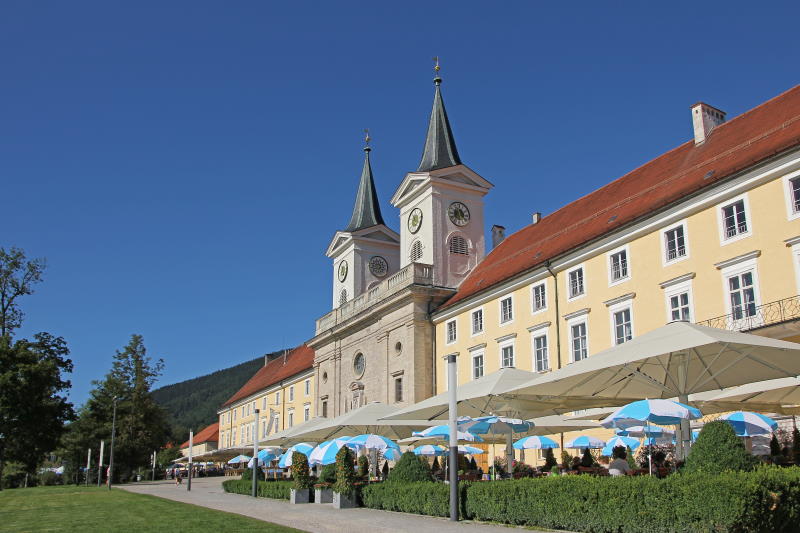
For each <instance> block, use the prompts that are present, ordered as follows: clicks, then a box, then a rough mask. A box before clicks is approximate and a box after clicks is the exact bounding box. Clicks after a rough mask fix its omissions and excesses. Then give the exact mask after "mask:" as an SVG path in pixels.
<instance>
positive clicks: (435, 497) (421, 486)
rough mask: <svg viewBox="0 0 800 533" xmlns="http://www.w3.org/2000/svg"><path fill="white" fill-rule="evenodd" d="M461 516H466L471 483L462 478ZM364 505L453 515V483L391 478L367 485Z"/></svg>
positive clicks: (364, 493) (435, 514)
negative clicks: (410, 481) (451, 486)
mask: <svg viewBox="0 0 800 533" xmlns="http://www.w3.org/2000/svg"><path fill="white" fill-rule="evenodd" d="M458 486H459V501H460V502H461V504H460V508H461V511H460V512H461V516H462V517H466V515H465V507H464V502H465V500H466V494H467V487H468V486H469V483H466V482H463V481H462V482H461V483H459V484H458ZM361 500H362V502H363V504H364V507H369V508H372V509H383V510H385V511H399V512H402V513H414V514H423V515H429V516H450V486H449V485H446V484H444V483H436V482H432V481H418V482H414V483H401V482H391V481H387V482H384V483H373V484H370V485H367V486H365V487H364V488H363V489H362V491H361Z"/></svg>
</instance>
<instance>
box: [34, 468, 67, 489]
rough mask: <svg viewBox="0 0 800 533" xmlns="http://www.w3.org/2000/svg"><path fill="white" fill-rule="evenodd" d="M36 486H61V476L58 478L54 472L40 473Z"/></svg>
mask: <svg viewBox="0 0 800 533" xmlns="http://www.w3.org/2000/svg"><path fill="white" fill-rule="evenodd" d="M38 484H39V485H44V486H50V485H61V484H62V479H61V476H59V475H58V474H56V473H55V472H50V471H47V472H42V473H41V474H40V475H39V480H38Z"/></svg>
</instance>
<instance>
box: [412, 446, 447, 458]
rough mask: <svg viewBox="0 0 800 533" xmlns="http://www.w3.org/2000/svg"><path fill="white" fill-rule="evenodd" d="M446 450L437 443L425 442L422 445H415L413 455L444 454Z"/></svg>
mask: <svg viewBox="0 0 800 533" xmlns="http://www.w3.org/2000/svg"><path fill="white" fill-rule="evenodd" d="M446 453H447V450H446V449H445V448H444V447H443V446H439V445H438V444H426V445H424V446H417V447H416V448H414V454H415V455H431V456H433V455H444V454H446Z"/></svg>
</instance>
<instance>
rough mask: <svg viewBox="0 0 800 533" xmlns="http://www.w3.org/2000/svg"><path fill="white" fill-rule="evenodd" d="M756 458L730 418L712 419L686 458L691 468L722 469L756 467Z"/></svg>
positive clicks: (689, 468) (687, 469)
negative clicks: (729, 422) (734, 427)
mask: <svg viewBox="0 0 800 533" xmlns="http://www.w3.org/2000/svg"><path fill="white" fill-rule="evenodd" d="M755 463H756V459H755V458H754V457H753V456H752V455H750V454H749V453H747V450H745V448H744V444H743V443H742V440H741V439H740V438H739V437H737V436H736V433H735V432H734V431H733V428H732V427H731V426H730V424H728V423H727V422H723V421H721V420H715V421H714V422H709V423H708V424H706V425H705V426H703V429H702V430H701V431H700V435H698V436H697V441H695V443H694V444H693V445H692V449H691V451H690V452H689V456H688V457H687V458H686V467H685V469H686V471H687V472H698V471H702V472H706V473H711V474H714V473H718V472H723V471H725V470H752V469H753V467H754V466H755Z"/></svg>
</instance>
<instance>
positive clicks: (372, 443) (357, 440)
mask: <svg viewBox="0 0 800 533" xmlns="http://www.w3.org/2000/svg"><path fill="white" fill-rule="evenodd" d="M347 446H349V447H355V448H365V449H367V450H378V451H380V452H383V451H385V450H388V449H389V448H395V449H397V450H399V449H400V446H398V445H397V443H396V442H394V441H393V440H391V439H387V438H386V437H384V436H382V435H374V434H372V433H365V434H363V435H356V436H355V437H353V438H352V439H350V440H348V441H347Z"/></svg>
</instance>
